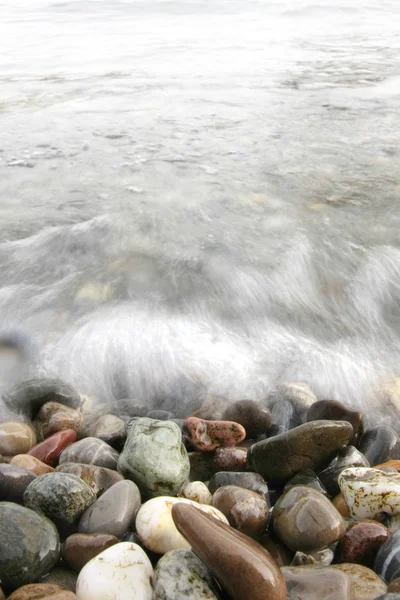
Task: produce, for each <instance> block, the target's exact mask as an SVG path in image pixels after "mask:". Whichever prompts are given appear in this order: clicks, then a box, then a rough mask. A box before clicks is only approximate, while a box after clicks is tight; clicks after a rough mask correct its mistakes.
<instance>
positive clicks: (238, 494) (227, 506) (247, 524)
mask: <svg viewBox="0 0 400 600" xmlns="http://www.w3.org/2000/svg"><path fill="white" fill-rule="evenodd" d="M212 504H213V506H215V508H217V509H218V510H220V511H221V512H222V513H223V514H224V515H225V516H226V518H227V519H228V522H229V524H230V525H231V526H232V527H234V528H235V529H237V530H238V531H241V532H242V533H244V534H246V535H248V536H250V537H255V538H257V537H259V536H261V535H262V534H263V533H264V532H265V530H266V529H267V527H268V524H269V520H270V514H269V505H268V503H267V502H266V500H265V498H264V497H263V496H261V495H260V494H257V493H256V492H253V491H251V490H247V489H245V488H243V487H238V486H234V485H226V486H223V487H220V488H218V489H217V491H216V492H215V493H214V495H213V497H212Z"/></svg>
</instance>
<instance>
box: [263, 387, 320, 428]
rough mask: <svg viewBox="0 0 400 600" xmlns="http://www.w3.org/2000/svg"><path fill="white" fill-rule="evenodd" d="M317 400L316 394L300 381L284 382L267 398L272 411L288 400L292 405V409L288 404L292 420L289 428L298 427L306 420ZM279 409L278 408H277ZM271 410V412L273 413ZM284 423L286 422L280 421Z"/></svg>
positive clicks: (273, 420)
mask: <svg viewBox="0 0 400 600" xmlns="http://www.w3.org/2000/svg"><path fill="white" fill-rule="evenodd" d="M316 401H317V398H316V396H315V394H313V392H312V391H311V390H310V388H309V387H308V386H307V385H306V384H305V383H299V382H283V383H280V384H278V385H277V386H276V388H275V389H274V390H273V391H272V392H271V393H270V394H269V396H268V398H267V401H266V403H267V406H268V408H269V409H271V408H272V411H273V410H274V409H275V407H277V405H282V404H283V403H286V402H288V403H289V404H290V405H291V409H290V408H289V407H288V405H286V407H287V409H288V410H289V412H290V421H289V423H288V424H289V425H290V427H288V429H292V428H293V427H298V426H299V425H301V424H302V423H304V422H305V421H306V417H307V412H308V409H309V408H310V406H311V405H312V404H314V402H316ZM276 410H278V408H276ZM272 411H271V414H272ZM272 422H273V423H278V421H275V419H274V416H273V417H272ZM279 424H282V425H284V423H281V422H279Z"/></svg>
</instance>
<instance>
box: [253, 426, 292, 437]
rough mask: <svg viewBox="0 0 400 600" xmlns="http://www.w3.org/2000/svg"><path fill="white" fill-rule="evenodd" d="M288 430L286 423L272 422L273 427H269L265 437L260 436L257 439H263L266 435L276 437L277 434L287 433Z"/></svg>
mask: <svg viewBox="0 0 400 600" xmlns="http://www.w3.org/2000/svg"><path fill="white" fill-rule="evenodd" d="M287 430H288V428H287V427H284V425H275V424H274V423H272V425H271V427H269V428H268V431H267V434H266V436H265V437H263V436H260V438H259V439H258V440H257V441H261V440H262V439H265V438H266V437H269V438H270V437H275V436H276V435H280V434H281V433H285V432H286V431H287Z"/></svg>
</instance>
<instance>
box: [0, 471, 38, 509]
mask: <svg viewBox="0 0 400 600" xmlns="http://www.w3.org/2000/svg"><path fill="white" fill-rule="evenodd" d="M34 479H36V475H34V474H33V473H31V472H30V471H28V470H27V469H24V468H23V467H16V466H14V465H8V464H6V463H4V464H0V500H7V501H8V502H17V503H18V504H22V503H23V495H24V492H25V490H26V488H27V486H28V485H29V484H30V483H31V481H33V480H34Z"/></svg>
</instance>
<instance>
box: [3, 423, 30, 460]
mask: <svg viewBox="0 0 400 600" xmlns="http://www.w3.org/2000/svg"><path fill="white" fill-rule="evenodd" d="M35 444H36V435H35V432H34V431H33V429H32V428H31V427H30V426H29V425H27V424H26V423H18V422H8V423H2V424H0V454H3V455H4V456H15V455H16V454H25V453H26V452H28V451H29V450H30V449H31V448H32V446H34V445H35Z"/></svg>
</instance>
